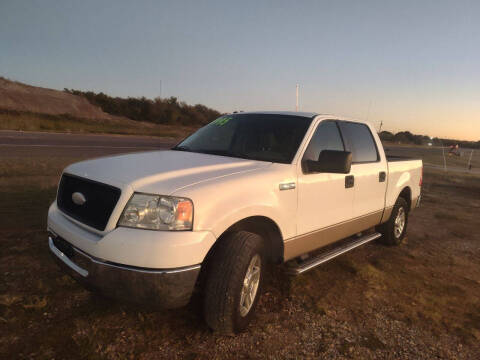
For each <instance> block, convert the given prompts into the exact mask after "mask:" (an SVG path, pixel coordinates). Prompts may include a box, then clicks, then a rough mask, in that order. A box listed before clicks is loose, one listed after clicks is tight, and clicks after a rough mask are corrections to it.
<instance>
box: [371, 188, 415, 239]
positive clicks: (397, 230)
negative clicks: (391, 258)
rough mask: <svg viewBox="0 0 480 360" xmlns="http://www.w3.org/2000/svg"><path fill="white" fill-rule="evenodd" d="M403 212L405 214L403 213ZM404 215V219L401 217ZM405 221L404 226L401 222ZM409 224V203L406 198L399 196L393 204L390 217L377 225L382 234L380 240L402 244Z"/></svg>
mask: <svg viewBox="0 0 480 360" xmlns="http://www.w3.org/2000/svg"><path fill="white" fill-rule="evenodd" d="M402 214H403V215H402ZM402 217H403V220H402V219H401V218H402ZM402 222H403V226H401V223H402ZM407 225H408V204H407V202H406V201H405V199H404V198H401V197H400V198H398V199H397V202H396V203H395V205H394V206H393V210H392V214H391V215H390V219H388V221H387V222H386V223H384V224H382V225H380V226H378V227H377V231H379V232H380V233H381V234H382V237H381V238H380V239H379V242H381V243H382V244H385V245H389V246H394V245H400V244H401V243H402V240H403V239H404V238H405V234H406V232H407Z"/></svg>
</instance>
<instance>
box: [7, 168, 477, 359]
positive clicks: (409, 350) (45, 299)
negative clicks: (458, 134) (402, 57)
mask: <svg viewBox="0 0 480 360" xmlns="http://www.w3.org/2000/svg"><path fill="white" fill-rule="evenodd" d="M424 184H425V185H424V198H423V202H422V207H421V208H420V209H417V210H416V211H415V212H414V213H412V216H411V218H410V223H409V236H408V238H407V239H406V241H405V243H404V244H402V245H401V246H399V247H385V246H382V245H379V244H377V243H372V244H367V245H365V246H363V247H361V248H359V249H356V250H354V251H352V252H350V253H348V254H345V255H343V256H341V257H339V258H337V259H335V260H333V261H331V262H329V263H327V264H325V265H323V266H321V267H319V268H317V269H315V270H313V271H311V272H309V273H306V274H304V275H301V276H298V277H295V278H290V277H288V276H286V275H285V274H284V271H283V270H284V268H283V267H273V268H272V269H270V271H269V275H268V279H267V282H266V286H265V289H264V293H263V296H262V298H261V301H260V302H259V306H258V314H257V316H256V318H255V319H254V321H253V323H252V324H251V326H250V327H249V328H248V329H247V331H246V332H245V333H242V334H240V335H238V336H235V337H224V336H219V335H216V334H214V333H212V332H211V331H210V330H209V329H208V328H207V327H206V326H205V325H204V323H203V321H202V319H201V315H200V312H199V302H198V301H195V300H194V301H192V303H191V304H190V305H189V306H187V307H186V308H183V309H178V310H171V311H155V310H150V309H145V308H141V307H136V306H132V305H128V304H122V303H118V302H115V301H112V300H109V299H105V298H102V297H100V296H98V295H95V294H91V293H89V292H88V291H86V290H84V289H83V288H81V287H80V286H79V285H77V284H76V283H75V282H74V281H73V280H71V279H70V278H69V277H68V276H66V275H64V274H63V273H62V272H61V271H60V270H59V269H58V268H57V267H56V265H55V264H54V262H53V261H52V260H51V259H50V255H49V253H48V250H47V243H46V233H45V231H44V230H43V229H44V226H45V224H44V222H38V223H35V222H30V223H33V224H34V225H32V226H30V227H28V226H27V227H26V226H23V225H20V224H23V219H35V218H40V217H41V218H42V219H43V218H44V217H45V216H46V208H47V206H48V203H49V201H51V199H52V198H53V197H54V194H55V189H54V188H53V187H47V188H46V189H45V188H43V189H42V188H40V187H38V188H35V187H33V188H32V189H31V190H30V191H32V193H29V194H30V195H29V196H28V199H32V198H38V199H39V200H38V201H36V202H34V203H32V202H30V201H29V200H28V199H26V198H25V199H24V197H22V196H23V195H22V194H23V193H24V192H21V191H19V192H17V193H16V192H14V191H13V190H12V191H10V190H9V192H8V194H9V197H8V198H7V197H6V196H5V193H3V192H2V191H5V190H0V198H2V199H6V202H4V204H3V205H1V206H0V215H1V216H0V217H1V218H2V219H1V221H0V241H1V245H2V251H1V252H0V274H1V278H0V279H1V280H0V358H2V359H14V358H20V359H27V358H31V359H53V358H54V359H76V358H78V359H82V358H83V359H84V358H92V359H125V358H127V359H164V358H168V359H176V358H187V359H212V358H214V359H224V358H231V359H243V358H249V359H250V358H273V359H290V358H292V359H293V358H322V359H438V358H440V359H469V360H470V359H480V347H479V340H480V237H479V233H478V227H479V225H480V223H479V220H478V217H477V216H478V213H479V210H480V178H478V177H470V176H462V177H457V175H455V177H454V176H452V175H448V174H443V173H440V172H438V173H437V172H431V171H429V172H427V173H426V174H425V179H424ZM12 186H14V185H12ZM13 189H14V188H13ZM35 189H36V190H35ZM35 191H37V192H35ZM18 201H22V204H23V205H21V206H20V207H19V208H18V209H16V210H15V209H13V207H12V206H9V204H10V205H11V204H13V203H15V204H16V203H17V202H18ZM27 205H30V208H29V207H28V206H27ZM7 208H8V209H13V210H8V209H7ZM14 211H16V212H14ZM10 219H16V221H11V220H10ZM17 219H18V221H17Z"/></svg>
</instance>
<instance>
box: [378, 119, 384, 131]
mask: <svg viewBox="0 0 480 360" xmlns="http://www.w3.org/2000/svg"><path fill="white" fill-rule="evenodd" d="M382 126H383V121H380V130H378V132H379V133H381V132H382Z"/></svg>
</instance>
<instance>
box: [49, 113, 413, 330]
mask: <svg viewBox="0 0 480 360" xmlns="http://www.w3.org/2000/svg"><path fill="white" fill-rule="evenodd" d="M421 184H422V162H421V160H403V159H399V158H395V159H387V157H386V156H385V152H384V150H383V147H382V144H381V142H380V140H379V138H378V136H377V134H376V131H375V129H374V128H373V127H372V126H371V125H369V124H366V123H364V122H359V121H352V120H347V119H342V118H339V117H334V116H326V115H318V114H313V113H290V112H252V113H234V114H230V115H225V116H222V117H220V118H219V119H217V120H215V121H213V122H211V123H210V124H208V125H206V126H204V127H203V128H201V129H200V130H198V131H197V132H195V133H194V134H193V135H191V136H189V137H188V138H186V139H185V140H183V141H182V142H180V143H179V144H178V145H177V146H175V147H173V148H172V149H170V150H167V151H151V152H144V153H135V154H127V155H120V156H112V157H104V158H100V159H95V160H89V161H83V162H79V163H76V164H73V165H70V166H68V167H67V168H66V169H65V170H64V173H63V175H62V178H61V180H60V184H59V188H58V194H57V199H56V201H55V202H54V203H53V204H52V205H51V207H50V209H49V212H48V231H49V239H48V241H49V247H50V250H51V252H52V254H53V255H54V258H55V259H56V260H58V263H59V264H60V265H61V266H62V267H63V268H64V269H65V270H66V271H67V272H69V273H70V274H71V275H72V276H73V277H74V278H75V279H77V280H79V282H81V283H83V284H84V285H85V286H86V287H88V288H91V289H95V290H97V291H100V292H102V293H104V294H106V295H109V296H113V297H117V298H123V299H127V300H132V301H136V302H149V303H154V304H156V305H158V306H161V307H163V308H173V307H178V306H183V305H185V304H187V303H188V302H189V300H190V298H191V295H192V293H193V291H194V289H198V292H199V293H200V294H201V296H202V297H201V298H202V303H203V311H204V316H205V320H206V322H207V324H208V325H209V326H210V327H211V328H212V329H214V330H217V331H219V332H223V333H235V332H238V331H241V330H242V329H244V328H245V327H246V326H247V324H248V322H249V321H250V319H251V317H252V315H253V313H254V308H255V305H256V303H257V301H258V299H259V296H260V294H261V288H262V281H263V279H264V272H265V265H266V263H268V262H272V263H284V262H288V263H289V266H286V267H285V268H286V269H288V271H289V272H291V273H293V274H300V273H302V272H304V271H307V270H309V269H312V268H314V267H315V266H317V265H319V264H321V263H323V262H325V261H327V260H330V259H332V258H334V257H335V256H338V255H340V254H342V253H344V252H346V251H349V250H351V249H353V248H355V247H357V246H359V245H362V244H364V243H367V242H369V241H372V240H375V239H379V241H382V242H383V243H385V244H389V245H395V244H399V243H400V242H401V241H402V239H403V237H404V236H405V231H406V228H407V221H408V215H409V213H410V211H411V210H412V209H414V208H415V207H417V206H418V204H419V200H420V189H421Z"/></svg>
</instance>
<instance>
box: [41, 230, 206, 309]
mask: <svg viewBox="0 0 480 360" xmlns="http://www.w3.org/2000/svg"><path fill="white" fill-rule="evenodd" d="M48 246H49V248H50V251H51V253H52V255H53V256H54V258H55V260H56V261H57V263H58V264H59V265H60V267H61V268H62V269H63V270H64V271H65V272H67V273H68V274H69V275H71V276H72V277H73V278H74V279H75V280H77V281H78V282H79V283H81V284H82V285H83V286H85V287H86V288H87V289H89V290H94V291H98V292H100V293H102V294H104V295H106V296H110V297H114V298H118V299H123V300H126V301H131V302H136V303H142V304H150V305H154V306H156V307H160V308H176V307H181V306H184V305H186V304H187V303H188V302H189V300H190V297H191V295H192V293H193V290H194V287H195V284H196V281H197V277H198V274H199V273H200V265H195V266H189V267H184V268H176V269H148V268H138V267H132V266H126V265H120V264H114V263H109V262H105V261H102V260H100V259H96V258H94V257H92V256H90V255H88V254H86V253H84V252H83V251H81V250H79V249H77V248H75V247H74V246H72V245H71V244H69V243H68V242H67V241H65V240H64V239H62V238H60V237H57V236H55V235H53V234H51V235H50V236H49V237H48Z"/></svg>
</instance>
